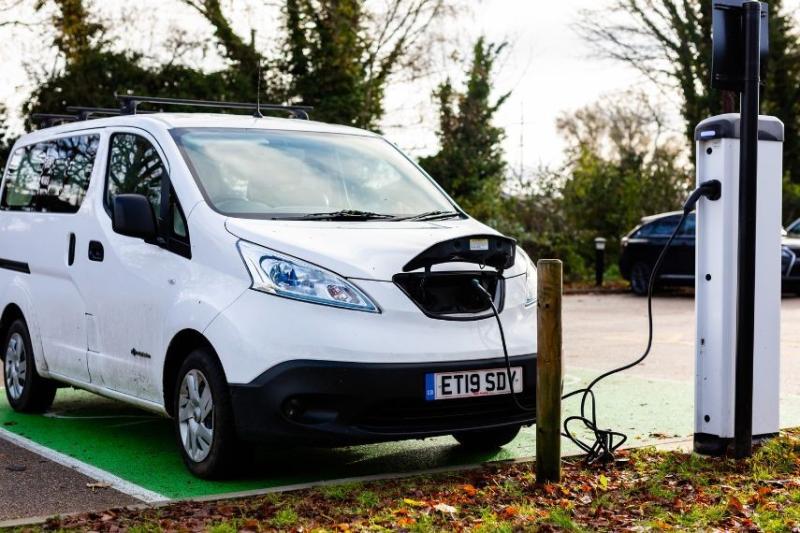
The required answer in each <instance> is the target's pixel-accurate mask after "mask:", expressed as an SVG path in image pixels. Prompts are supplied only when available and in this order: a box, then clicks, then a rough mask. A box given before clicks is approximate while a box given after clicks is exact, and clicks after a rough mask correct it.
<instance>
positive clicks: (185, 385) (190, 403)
mask: <svg viewBox="0 0 800 533" xmlns="http://www.w3.org/2000/svg"><path fill="white" fill-rule="evenodd" d="M173 390H174V393H173V407H174V410H173V413H174V425H175V436H176V437H177V440H178V446H179V447H180V450H181V455H182V456H183V462H184V463H185V464H186V467H187V468H188V469H189V470H190V471H191V472H192V474H194V475H195V476H197V477H200V478H204V479H219V478H223V477H226V476H229V475H231V474H233V473H234V458H235V457H236V448H237V446H238V443H237V438H236V432H235V429H234V425H233V410H232V408H231V400H230V393H229V391H228V384H227V382H226V381H225V374H224V372H223V371H222V367H221V366H220V364H219V363H218V362H217V360H216V358H215V357H214V356H213V355H212V354H211V353H210V352H209V351H208V350H206V349H199V350H195V351H193V352H192V353H191V354H189V357H187V358H186V360H185V361H184V362H183V364H182V365H181V368H180V370H179V371H178V377H177V379H176V383H175V387H174V389H173Z"/></svg>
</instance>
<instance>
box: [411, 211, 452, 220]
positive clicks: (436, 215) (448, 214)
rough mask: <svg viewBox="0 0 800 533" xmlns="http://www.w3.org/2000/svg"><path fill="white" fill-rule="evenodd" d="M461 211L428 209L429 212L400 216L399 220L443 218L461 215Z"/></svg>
mask: <svg viewBox="0 0 800 533" xmlns="http://www.w3.org/2000/svg"><path fill="white" fill-rule="evenodd" d="M460 216H461V213H459V212H457V211H441V210H439V211H428V212H427V213H420V214H419V215H414V216H410V217H403V218H398V219H397V220H441V219H445V218H453V217H460Z"/></svg>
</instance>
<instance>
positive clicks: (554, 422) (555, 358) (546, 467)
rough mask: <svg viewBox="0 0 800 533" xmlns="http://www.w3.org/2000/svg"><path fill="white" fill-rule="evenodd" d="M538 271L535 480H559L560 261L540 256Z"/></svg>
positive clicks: (549, 481) (558, 481)
mask: <svg viewBox="0 0 800 533" xmlns="http://www.w3.org/2000/svg"><path fill="white" fill-rule="evenodd" d="M537 270H538V292H539V294H538V313H537V322H538V323H537V327H538V329H537V344H538V346H537V358H536V481H537V483H560V482H561V373H562V366H561V294H562V264H561V261H559V260H557V259H542V260H540V261H539V263H538V264H537Z"/></svg>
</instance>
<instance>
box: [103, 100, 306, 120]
mask: <svg viewBox="0 0 800 533" xmlns="http://www.w3.org/2000/svg"><path fill="white" fill-rule="evenodd" d="M115 96H116V98H117V100H119V101H120V102H121V104H122V107H121V109H120V111H121V113H120V114H122V115H135V114H137V113H139V112H140V111H139V110H138V107H139V104H156V105H179V106H188V107H211V108H216V109H243V110H247V111H252V112H253V115H254V116H256V117H261V116H263V115H261V111H285V112H288V113H289V116H290V117H291V118H299V119H303V120H308V112H309V111H311V110H312V109H314V108H313V107H309V106H302V105H278V104H261V103H245V102H221V101H215V100H191V99H188V98H162V97H158V96H139V95H134V94H117V95H115Z"/></svg>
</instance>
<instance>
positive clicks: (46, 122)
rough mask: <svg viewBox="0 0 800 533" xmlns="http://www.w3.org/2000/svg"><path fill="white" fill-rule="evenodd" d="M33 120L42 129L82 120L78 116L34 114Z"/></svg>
mask: <svg viewBox="0 0 800 533" xmlns="http://www.w3.org/2000/svg"><path fill="white" fill-rule="evenodd" d="M31 120H33V121H34V122H36V123H38V124H39V127H40V128H49V127H51V126H56V125H58V124H64V123H66V122H76V121H78V120H80V118H79V117H78V116H77V115H66V114H63V113H34V114H32V115H31Z"/></svg>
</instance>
